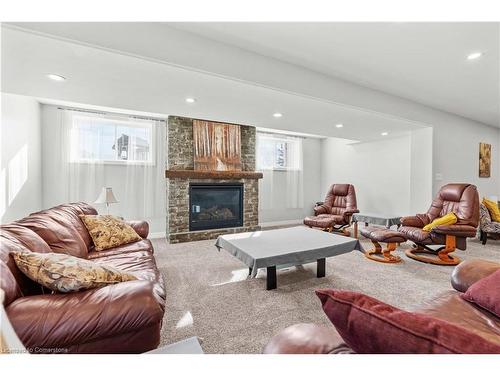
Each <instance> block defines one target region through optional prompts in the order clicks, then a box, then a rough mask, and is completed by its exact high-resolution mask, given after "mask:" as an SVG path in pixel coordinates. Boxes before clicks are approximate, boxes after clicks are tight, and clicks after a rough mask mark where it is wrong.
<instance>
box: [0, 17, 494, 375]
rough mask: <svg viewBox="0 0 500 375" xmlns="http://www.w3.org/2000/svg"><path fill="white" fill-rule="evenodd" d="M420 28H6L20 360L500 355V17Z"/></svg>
mask: <svg viewBox="0 0 500 375" xmlns="http://www.w3.org/2000/svg"><path fill="white" fill-rule="evenodd" d="M397 17H398V15H394V18H393V19H392V20H391V21H390V22H389V21H385V22H341V20H331V21H329V22H187V21H189V20H191V18H189V17H188V19H186V20H182V19H181V20H173V21H183V22H145V21H144V20H143V19H140V21H142V22H138V21H139V20H137V22H125V20H123V22H119V21H121V20H119V19H118V20H114V22H111V21H109V22H69V21H70V20H71V21H73V19H71V17H69V18H66V19H64V18H63V19H61V20H60V21H68V22H31V21H30V22H28V18H19V17H14V18H12V20H9V21H8V22H7V20H6V19H3V20H2V24H1V38H2V42H1V69H2V73H1V74H2V80H1V82H2V90H1V91H2V92H1V103H2V104H1V119H2V120H1V122H2V127H1V145H2V147H1V171H0V173H1V175H0V184H1V191H0V194H1V195H0V215H1V218H0V220H1V227H0V236H1V237H0V238H1V243H0V245H1V247H0V249H1V252H0V254H1V258H0V265H1V267H2V268H1V270H2V272H1V284H0V286H1V289H0V290H1V293H0V296H1V297H2V300H3V303H2V312H1V313H2V329H1V331H0V332H1V337H2V340H1V345H2V347H1V349H2V350H1V351H2V352H5V353H18V352H21V353H30V354H48V353H58V354H72V353H80V354H141V353H155V354H203V353H204V354H229V355H230V354H255V355H257V354H262V353H267V354H311V353H315V354H320V353H325V354H326V353H331V354H335V353H350V354H351V353H352V354H354V353H359V354H445V353H447V354H500V318H499V313H500V310H499V306H500V300H499V298H500V291H499V290H498V285H500V284H498V281H499V277H500V241H499V240H500V211H499V205H500V198H499V197H500V108H499V107H500V69H499V66H500V58H499V54H500V23H499V22H498V20H496V22H479V21H477V20H476V19H472V20H467V19H465V20H464V22H456V21H457V20H456V19H452V20H446V19H444V18H443V21H442V22H406V21H405V22H401V21H396V20H397V19H398V18H397ZM228 18H229V19H228V20H236V19H231V17H228ZM297 19H298V20H301V18H300V17H298V18H297ZM401 19H405V20H406V18H405V17H401V18H400V20H401ZM20 20H23V22H20ZM89 20H90V19H85V21H89ZM217 20H218V19H206V20H205V21H217ZM254 20H255V21H258V20H259V18H258V17H256V18H254ZM422 20H424V21H425V19H422V18H420V19H416V20H415V21H422ZM36 21H46V20H41V19H36ZM100 21H102V20H100ZM117 21H118V22H117ZM126 21H130V19H126ZM152 21H157V20H152ZM276 21H279V19H276ZM285 21H291V20H290V19H288V20H285ZM304 21H309V20H308V19H304ZM321 21H325V20H321ZM344 21H353V19H347V20H344ZM372 21H380V19H378V20H372ZM445 21H455V22H445ZM466 21H474V22H466ZM489 21H492V20H489ZM408 41H411V43H408ZM325 46H328V48H325ZM70 317H71V318H70ZM2 357H6V356H2ZM60 357H64V356H60ZM198 357H200V356H197V357H196V358H198ZM224 357H226V356H224ZM227 357H231V356H227ZM262 357H264V356H262ZM266 357H267V356H266ZM269 357H271V358H276V361H278V362H276V363H280V361H281V360H280V359H279V358H280V356H269ZM330 357H337V356H330ZM353 357H356V356H353ZM463 357H464V358H467V357H469V358H471V356H463ZM168 358H176V356H171V357H168ZM259 358H261V357H259ZM297 358H300V357H299V356H297ZM391 358H393V357H391ZM453 358H456V357H453ZM461 358H462V357H461ZM495 358H497V359H498V356H495ZM474 361H476V362H474ZM308 363H310V362H308ZM470 363H471V364H474V363H475V364H476V365H477V364H478V363H479V364H481V360H478V359H477V357H476V358H475V359H474V356H472V358H471V362H470ZM481 365H486V364H485V363H483V364H481ZM396 369H397V366H396Z"/></svg>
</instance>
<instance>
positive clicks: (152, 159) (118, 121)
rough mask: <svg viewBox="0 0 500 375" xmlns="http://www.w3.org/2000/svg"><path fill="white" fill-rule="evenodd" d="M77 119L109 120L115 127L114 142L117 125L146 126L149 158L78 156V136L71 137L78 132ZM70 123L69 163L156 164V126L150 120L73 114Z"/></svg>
mask: <svg viewBox="0 0 500 375" xmlns="http://www.w3.org/2000/svg"><path fill="white" fill-rule="evenodd" d="M77 119H90V120H91V121H96V120H99V119H101V120H103V121H105V122H111V123H113V124H114V125H113V126H114V128H115V137H114V138H115V142H116V139H117V138H116V128H117V127H118V126H120V125H121V126H124V127H130V128H146V129H149V130H150V137H149V138H150V139H149V149H150V151H149V158H148V160H118V159H117V160H111V159H109V160H108V159H86V158H79V157H78V151H79V149H78V148H76V149H75V147H78V146H77V144H78V138H79V137H77V138H76V139H74V138H73V134H78V129H79V128H80V127H79V126H77V125H76V120H77ZM70 121H71V125H70V140H69V144H70V150H69V151H70V155H69V162H70V163H71V164H102V165H117V166H118V165H119V166H129V165H130V166H133V165H138V166H156V147H155V146H156V145H155V142H154V140H155V139H156V127H155V125H154V122H153V121H151V120H142V119H136V118H129V117H124V116H106V115H103V116H92V115H91V114H90V115H89V114H74V115H72V116H71V120H70Z"/></svg>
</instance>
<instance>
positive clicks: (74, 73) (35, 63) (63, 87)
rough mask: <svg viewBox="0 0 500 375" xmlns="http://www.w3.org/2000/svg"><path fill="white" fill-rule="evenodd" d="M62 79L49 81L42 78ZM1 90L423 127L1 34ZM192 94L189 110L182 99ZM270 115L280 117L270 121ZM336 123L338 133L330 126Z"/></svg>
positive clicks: (322, 121)
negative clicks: (192, 98)
mask: <svg viewBox="0 0 500 375" xmlns="http://www.w3.org/2000/svg"><path fill="white" fill-rule="evenodd" d="M48 73H56V74H60V75H63V76H65V77H67V78H68V79H67V81H66V82H55V81H52V80H50V79H48V78H47V77H46V74H48ZM2 91H4V92H10V93H14V94H21V95H29V96H33V97H37V98H41V100H42V102H52V103H68V102H71V103H77V104H78V103H80V104H81V103H83V104H86V105H93V106H100V107H108V108H117V109H124V110H135V111H142V112H149V113H156V114H173V115H180V116H191V117H198V118H208V119H213V120H219V121H228V122H234V123H242V124H250V125H255V126H259V127H264V128H271V129H281V130H288V131H294V132H300V133H309V134H315V135H321V136H333V137H339V138H346V139H352V140H360V141H371V140H377V139H380V138H381V132H384V131H387V132H389V137H398V136H401V135H403V134H407V133H408V131H411V130H413V129H417V128H421V127H423V126H424V125H422V124H419V123H415V122H412V121H406V120H403V119H400V118H396V117H394V116H388V115H384V114H380V113H374V112H370V111H364V110H358V109H355V108H351V107H347V106H343V105H337V104H333V103H330V102H328V101H322V100H317V99H312V98H306V97H303V96H300V95H294V94H291V93H285V92H281V91H278V90H273V89H269V88H265V87H261V86H258V85H251V84H247V83H244V82H238V81H235V80H232V79H227V78H222V77H218V76H215V75H212V74H206V73H203V72H196V71H193V70H190V69H184V68H181V67H176V66H172V65H170V64H163V63H160V62H156V61H150V60H147V59H143V58H139V57H135V56H127V55H124V54H119V53H114V52H110V51H107V50H103V49H100V48H94V47H91V46H87V45H82V44H77V43H73V42H70V41H63V40H60V39H56V38H51V37H46V36H41V35H36V34H33V33H31V32H24V31H21V30H15V29H10V28H3V29H2ZM190 96H192V97H195V98H197V102H196V103H195V104H194V105H189V104H187V103H186V102H185V101H184V99H185V98H186V97H190ZM274 112H282V113H283V114H284V116H283V117H282V118H280V119H276V118H274V117H273V116H272V114H273V113H274ZM339 122H342V123H343V124H344V127H343V128H342V129H338V128H336V127H335V124H337V123H339Z"/></svg>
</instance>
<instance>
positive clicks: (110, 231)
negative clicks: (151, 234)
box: [80, 215, 142, 251]
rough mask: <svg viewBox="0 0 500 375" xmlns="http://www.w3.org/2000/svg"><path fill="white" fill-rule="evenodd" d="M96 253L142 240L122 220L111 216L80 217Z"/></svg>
mask: <svg viewBox="0 0 500 375" xmlns="http://www.w3.org/2000/svg"><path fill="white" fill-rule="evenodd" d="M80 217H81V219H82V221H83V223H84V224H85V226H86V227H87V229H88V231H89V234H90V237H92V241H93V242H94V248H95V250H96V251H102V250H106V249H111V248H113V247H117V246H121V245H125V244H128V243H131V242H137V241H140V240H142V238H141V236H139V235H138V234H137V233H136V231H135V230H134V229H133V228H132V227H131V226H130V225H129V224H127V223H126V222H124V221H123V220H122V219H120V218H117V217H114V216H111V215H81V216H80Z"/></svg>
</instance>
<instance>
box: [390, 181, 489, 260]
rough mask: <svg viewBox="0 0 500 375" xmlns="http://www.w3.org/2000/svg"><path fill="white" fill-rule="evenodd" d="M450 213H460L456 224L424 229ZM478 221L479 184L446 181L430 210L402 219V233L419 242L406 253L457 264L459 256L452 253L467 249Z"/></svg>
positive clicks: (413, 256) (474, 233) (400, 229)
mask: <svg viewBox="0 0 500 375" xmlns="http://www.w3.org/2000/svg"><path fill="white" fill-rule="evenodd" d="M450 212H453V213H455V215H456V216H457V218H458V221H457V223H455V224H453V225H439V226H437V227H434V228H433V229H432V230H431V231H429V232H427V231H424V230H423V229H422V228H423V227H424V226H425V225H427V224H429V223H431V222H432V221H433V220H434V219H436V218H438V217H441V216H444V215H446V214H448V213H450ZM478 224H479V195H478V192H477V188H476V186H475V185H471V184H447V185H444V186H443V187H441V189H440V190H439V192H438V193H437V195H436V197H435V198H434V201H433V202H432V205H431V207H430V208H429V210H428V211H427V213H425V214H417V215H415V216H408V217H403V218H401V225H402V226H401V227H400V228H399V232H401V233H402V234H403V236H404V237H405V238H407V239H408V240H410V241H413V242H414V243H415V245H416V246H415V248H413V249H410V250H407V251H406V255H407V256H409V257H410V258H412V259H415V260H418V261H421V262H426V263H432V264H438V265H456V264H458V263H460V259H459V258H458V257H456V256H454V255H452V254H451V253H452V252H453V251H455V249H456V248H458V249H460V250H465V249H466V247H467V241H466V239H467V237H475V236H476V228H477V226H478ZM430 245H441V246H440V247H439V248H437V249H433V248H431V247H429V246H430ZM420 254H432V255H433V256H425V255H420ZM436 256H437V257H436Z"/></svg>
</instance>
